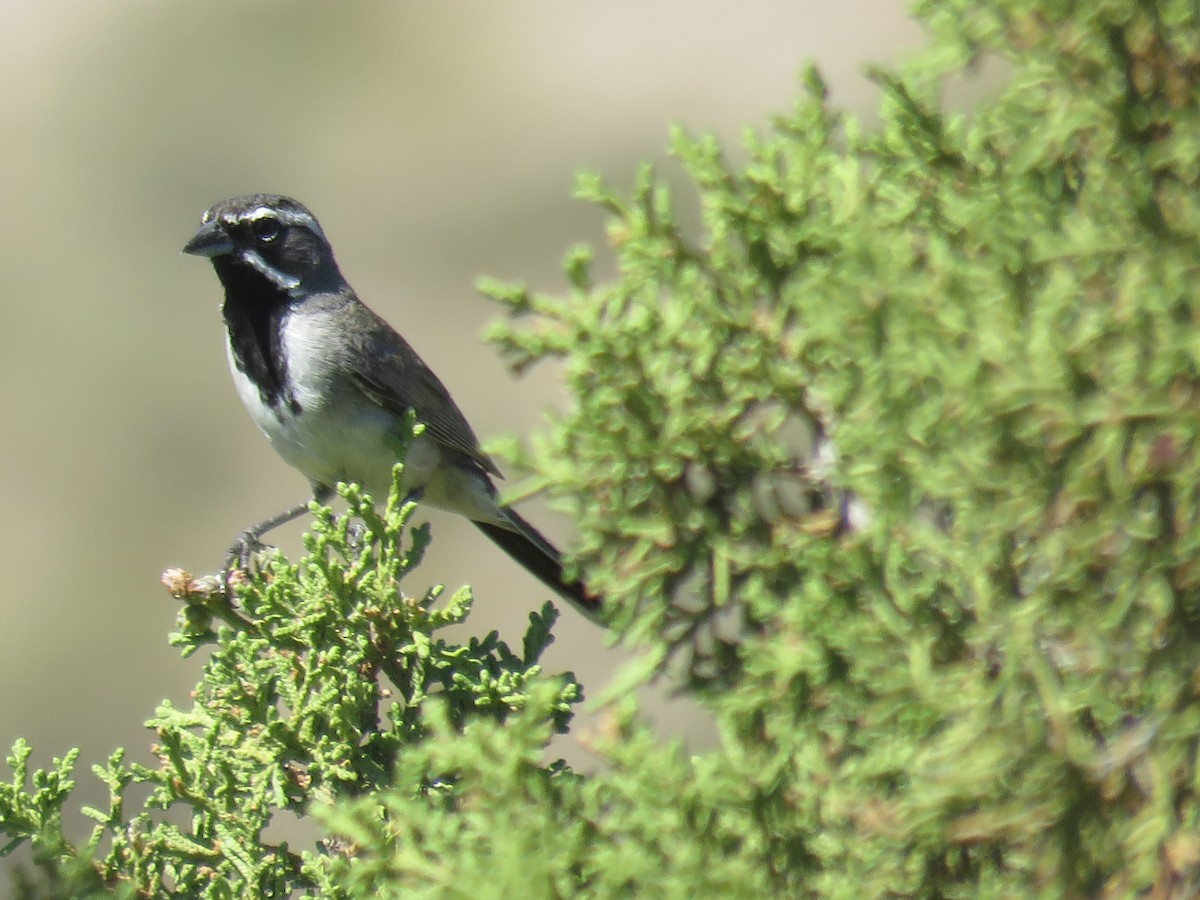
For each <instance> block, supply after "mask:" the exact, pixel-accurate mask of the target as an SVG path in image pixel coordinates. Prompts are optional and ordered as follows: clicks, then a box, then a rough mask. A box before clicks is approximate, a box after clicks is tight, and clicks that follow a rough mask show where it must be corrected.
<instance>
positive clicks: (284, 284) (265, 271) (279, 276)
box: [241, 249, 300, 291]
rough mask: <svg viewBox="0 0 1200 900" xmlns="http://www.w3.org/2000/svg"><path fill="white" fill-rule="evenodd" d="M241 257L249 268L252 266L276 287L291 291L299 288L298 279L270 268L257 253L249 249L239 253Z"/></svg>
mask: <svg viewBox="0 0 1200 900" xmlns="http://www.w3.org/2000/svg"><path fill="white" fill-rule="evenodd" d="M241 257H242V259H244V260H245V261H246V262H248V263H249V264H250V265H251V266H253V267H254V269H255V270H257V271H258V272H259V273H260V274H262V275H263V276H265V277H266V278H269V279H270V280H271V281H272V282H273V283H274V284H276V285H277V286H278V287H281V288H283V290H285V291H293V290H295V289H296V288H298V287H300V279H299V278H293V277H292V276H290V275H284V274H283V273H282V272H280V271H279V270H278V269H276V268H274V267H272V266H270V265H269V264H268V263H267V261H266V260H265V259H263V258H262V257H261V256H259V255H258V251H256V250H249V249H246V250H243V251H242V252H241Z"/></svg>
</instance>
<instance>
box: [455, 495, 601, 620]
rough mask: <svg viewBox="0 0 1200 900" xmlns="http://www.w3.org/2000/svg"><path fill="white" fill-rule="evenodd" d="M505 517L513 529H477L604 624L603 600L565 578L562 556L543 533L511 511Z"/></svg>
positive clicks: (481, 524) (485, 525) (488, 526)
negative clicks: (601, 605)
mask: <svg viewBox="0 0 1200 900" xmlns="http://www.w3.org/2000/svg"><path fill="white" fill-rule="evenodd" d="M504 512H505V514H506V515H507V516H508V519H509V521H510V522H512V526H513V527H512V529H508V528H505V527H504V526H502V525H492V524H490V523H488V522H476V523H475V527H477V528H478V529H479V530H480V531H482V532H483V533H484V534H486V535H487V536H488V537H489V538H491V540H492V542H493V543H494V544H495V545H496V546H497V547H499V548H500V549H501V550H503V551H504V552H505V553H507V554H508V555H509V556H511V557H512V558H513V559H514V560H516V561H517V562H518V563H520V564H521V566H522V567H523V568H524V569H525V570H526V571H527V572H529V574H530V575H532V576H533V577H534V578H536V579H537V580H538V581H540V582H541V583H542V584H544V585H546V587H548V588H550V589H551V590H552V591H554V592H555V593H556V594H558V595H559V596H560V597H562V598H563V599H564V600H566V601H567V602H568V603H570V604H572V605H573V606H574V607H575V608H576V609H578V610H579V611H580V612H581V613H583V614H584V615H585V616H587V617H588V618H589V619H591V620H592V621H593V622H599V621H600V599H599V598H598V597H593V596H592V595H591V594H589V593H588V592H587V589H586V588H584V586H583V584H582V583H580V582H578V581H567V580H566V579H565V578H563V566H562V556H561V555H560V554H559V552H558V551H557V550H555V549H554V545H553V544H551V543H550V542H549V541H548V540H546V539H545V538H544V537H542V534H541V532H539V531H538V530H537V529H536V528H534V527H533V526H532V525H530V524H529V523H528V522H526V521H525V520H524V519H522V518H521V517H520V516H519V515H517V514H516V513H515V512H513V510H511V509H507V508H506V509H505V510H504Z"/></svg>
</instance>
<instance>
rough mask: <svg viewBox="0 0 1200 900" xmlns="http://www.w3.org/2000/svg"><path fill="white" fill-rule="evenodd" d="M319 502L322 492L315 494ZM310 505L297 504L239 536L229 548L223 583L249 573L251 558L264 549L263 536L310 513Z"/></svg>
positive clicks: (222, 578) (222, 576) (252, 526)
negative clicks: (234, 576) (233, 575)
mask: <svg viewBox="0 0 1200 900" xmlns="http://www.w3.org/2000/svg"><path fill="white" fill-rule="evenodd" d="M314 495H315V498H316V499H317V500H318V502H319V501H320V500H321V499H322V492H320V491H316V492H314ZM308 503H309V501H307V500H306V501H305V502H303V503H297V504H296V505H295V506H292V507H289V508H288V509H285V510H284V511H283V512H281V513H280V514H279V515H277V516H272V517H271V518H269V519H267V520H266V521H264V522H259V523H258V524H257V525H251V526H250V527H249V528H247V529H246V530H245V531H243V532H242V533H241V534H239V535H238V536H237V540H235V541H234V542H233V546H231V547H230V548H229V552H228V553H227V554H226V556H225V566H224V569H223V570H222V572H221V581H222V583H224V584H229V576H230V575H232V574H233V573H234V572H235V571H237V572H247V571H249V569H250V558H251V557H252V556H253V555H254V554H255V553H256V552H257V551H259V550H262V549H263V542H262V540H261V538H262V536H263V535H264V534H266V533H267V532H269V531H274V530H275V529H276V528H278V527H279V526H280V525H286V524H287V523H288V522H290V521H292V520H293V519H297V518H299V517H300V516H302V515H304V514H305V513H306V512H308Z"/></svg>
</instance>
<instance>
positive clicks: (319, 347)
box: [226, 309, 507, 524]
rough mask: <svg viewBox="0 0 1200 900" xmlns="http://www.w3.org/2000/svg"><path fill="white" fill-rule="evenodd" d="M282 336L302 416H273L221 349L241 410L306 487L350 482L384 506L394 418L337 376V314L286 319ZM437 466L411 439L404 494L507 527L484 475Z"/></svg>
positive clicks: (431, 447)
mask: <svg viewBox="0 0 1200 900" xmlns="http://www.w3.org/2000/svg"><path fill="white" fill-rule="evenodd" d="M282 328H283V335H282V337H283V340H282V343H283V348H284V351H285V353H286V358H287V361H288V364H287V379H286V380H287V388H288V389H289V390H290V391H291V394H292V396H293V397H294V398H295V400H296V402H297V403H298V404H299V406H300V412H299V413H296V412H294V411H293V410H292V409H291V408H290V407H289V406H288V405H287V404H280V405H279V406H278V408H272V407H270V406H268V405H267V404H266V403H264V402H263V399H262V396H261V395H260V394H259V392H258V388H257V387H256V386H255V385H254V383H253V382H252V381H251V380H250V379H249V378H247V377H246V375H245V374H243V373H242V372H240V371H239V370H238V368H237V366H236V365H235V364H234V362H233V353H232V349H231V348H230V346H229V343H228V341H226V352H227V354H228V356H229V368H230V371H231V372H232V373H233V380H234V384H235V385H236V386H237V392H238V396H239V397H241V399H242V403H243V404H245V406H246V409H247V410H249V412H250V416H251V418H253V419H254V421H255V422H256V423H257V424H258V427H259V428H260V429H262V432H263V434H265V435H266V436H267V440H269V441H270V442H271V446H272V447H274V448H275V451H276V452H277V453H278V454H279V455H280V456H281V457H283V459H284V460H285V461H286V462H288V463H289V464H290V465H292V466H293V467H295V468H296V469H299V470H300V472H301V473H302V474H303V475H304V476H305V477H306V478H308V480H309V481H311V482H314V483H315V484H319V485H327V486H329V487H333V486H334V485H336V484H337V483H338V482H339V481H353V482H356V483H358V484H361V485H362V486H363V487H364V488H365V489H366V490H367V492H368V493H370V494H371V495H372V496H373V497H374V498H375V499H376V500H378V501H383V499H384V498H385V497H387V493H388V490H389V488H390V487H391V477H392V466H394V465H395V463H396V458H397V455H398V453H399V442H398V440H397V437H396V435H397V431H398V429H399V428H400V427H401V423H400V421H399V419H398V417H397V416H396V415H395V414H394V413H392V412H390V411H388V410H385V409H383V408H382V407H380V406H378V405H376V404H375V403H374V402H372V401H371V400H369V399H368V398H367V396H366V395H365V394H363V393H362V392H361V391H360V390H359V389H358V387H357V386H355V385H354V384H353V382H352V380H351V378H350V377H349V375H348V374H347V373H344V372H339V371H338V370H337V368H336V367H337V364H338V360H339V359H340V357H339V355H338V354H336V353H332V352H330V342H331V341H334V340H336V339H337V338H338V332H337V318H336V313H334V312H331V311H328V310H311V309H309V310H305V311H304V313H303V314H297V313H292V314H291V315H289V316H288V317H287V318H285V319H284V321H283V325H282ZM442 462H443V460H442V454H441V451H440V450H439V449H438V446H437V443H436V442H435V441H433V440H432V439H431V438H428V437H424V436H422V437H419V438H417V439H416V440H415V441H414V442H413V445H412V446H411V447H410V448H409V451H408V458H407V460H406V463H405V470H404V483H403V487H404V489H405V490H407V491H411V490H414V489H416V488H422V489H423V490H424V495H423V500H424V502H426V503H428V504H430V505H431V506H437V507H440V508H442V509H448V510H451V511H453V512H457V513H460V514H462V515H465V516H467V517H468V518H470V519H473V520H476V521H484V522H493V523H496V524H504V523H506V522H507V519H506V517H505V515H504V513H503V511H502V510H501V509H500V507H499V506H498V504H497V501H496V498H495V493H494V489H493V488H492V486H491V482H490V480H489V479H488V478H487V476H486V475H484V474H483V473H482V472H476V471H474V469H470V470H461V469H457V468H452V467H450V466H444V465H443V464H442Z"/></svg>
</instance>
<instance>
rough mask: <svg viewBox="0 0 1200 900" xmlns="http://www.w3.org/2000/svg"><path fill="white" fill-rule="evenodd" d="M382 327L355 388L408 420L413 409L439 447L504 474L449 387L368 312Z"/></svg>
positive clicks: (360, 359) (360, 364) (362, 355)
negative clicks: (485, 451) (408, 415)
mask: <svg viewBox="0 0 1200 900" xmlns="http://www.w3.org/2000/svg"><path fill="white" fill-rule="evenodd" d="M359 309H361V310H363V311H364V312H365V313H366V314H368V315H369V316H370V317H372V318H374V319H376V323H375V324H376V327H375V328H371V329H369V330H367V331H366V332H365V333H368V334H371V335H373V336H374V339H373V340H372V344H371V346H369V347H363V348H361V350H362V351H364V352H359V353H356V354H355V357H356V363H357V367H356V371H354V373H353V376H352V377H353V379H354V383H355V384H356V385H357V386H358V388H359V390H361V391H362V392H363V394H365V395H366V396H367V398H368V399H370V400H371V402H373V403H375V404H377V405H379V406H381V407H383V408H384V409H387V410H390V411H392V412H394V413H396V414H397V415H400V416H403V415H405V414H406V413H407V412H408V411H409V410H410V409H411V410H413V411H414V412H415V413H416V416H417V421H418V422H420V423H421V424H422V425H424V426H425V433H426V434H427V435H429V436H430V437H431V438H433V440H435V441H436V442H437V443H438V444H439V445H441V446H442V447H445V448H447V449H449V450H453V451H456V452H458V453H461V454H463V455H464V456H466V457H467V458H469V459H471V460H473V461H474V462H476V463H478V464H479V465H480V466H481V467H482V468H483V470H484V471H486V472H489V473H491V474H492V475H496V476H497V477H499V476H500V470H499V469H498V468H497V467H496V464H495V463H494V462H493V461H492V459H491V457H489V456H488V455H487V454H486V453H484V452H483V450H481V449H480V447H479V439H478V438H477V437H475V432H474V431H472V430H471V426H470V425H469V424H468V423H467V419H466V417H465V416H464V415H463V414H462V411H461V410H459V408H458V405H457V404H456V403H455V402H454V398H453V397H451V396H450V392H449V391H448V390H446V386H445V385H444V384H442V382H441V380H439V379H438V377H437V376H436V375H434V374H433V371H432V370H431V369H430V368H429V366H427V365H425V361H424V360H422V359H421V357H420V356H418V355H417V351H415V350H414V349H413V348H412V347H411V346H410V345H409V343H408V341H406V340H405V339H404V338H403V337H401V336H400V335H399V334H397V333H396V331H395V330H394V329H393V328H392V327H391V326H390V325H388V324H387V323H386V322H385V321H384V320H383V319H382V318H379V317H378V316H377V315H375V313H373V312H371V311H370V310H369V309H368V308H367V307H365V306H360V307H359Z"/></svg>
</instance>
